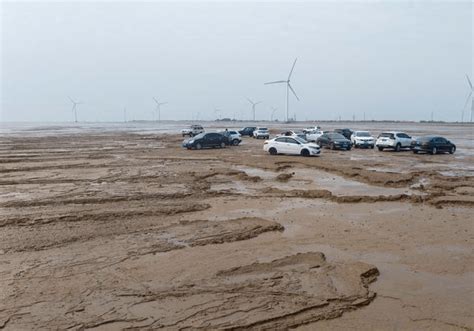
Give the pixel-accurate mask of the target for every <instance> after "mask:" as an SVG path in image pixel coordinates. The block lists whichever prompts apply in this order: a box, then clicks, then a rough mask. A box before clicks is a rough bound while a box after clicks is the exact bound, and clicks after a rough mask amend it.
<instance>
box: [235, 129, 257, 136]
mask: <svg viewBox="0 0 474 331" xmlns="http://www.w3.org/2000/svg"><path fill="white" fill-rule="evenodd" d="M256 129H257V128H256V127H255V126H247V127H245V128H243V129H242V130H239V133H240V134H241V135H242V136H249V137H253V132H254V131H255V130H256Z"/></svg>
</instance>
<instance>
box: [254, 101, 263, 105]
mask: <svg viewBox="0 0 474 331" xmlns="http://www.w3.org/2000/svg"><path fill="white" fill-rule="evenodd" d="M262 102H263V101H259V102H256V103H255V104H256V105H258V104H259V103H262Z"/></svg>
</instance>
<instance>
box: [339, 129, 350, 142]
mask: <svg viewBox="0 0 474 331" xmlns="http://www.w3.org/2000/svg"><path fill="white" fill-rule="evenodd" d="M334 132H336V133H339V134H342V135H343V136H344V137H346V138H347V139H349V140H351V136H352V134H353V133H354V131H352V130H351V129H336V130H334Z"/></svg>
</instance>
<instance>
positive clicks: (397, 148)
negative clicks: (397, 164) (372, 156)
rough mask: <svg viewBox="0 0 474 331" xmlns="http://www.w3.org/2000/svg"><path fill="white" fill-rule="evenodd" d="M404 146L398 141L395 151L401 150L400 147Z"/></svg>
mask: <svg viewBox="0 0 474 331" xmlns="http://www.w3.org/2000/svg"><path fill="white" fill-rule="evenodd" d="M401 147H402V145H400V143H398V144H397V145H396V146H395V152H400V148H401Z"/></svg>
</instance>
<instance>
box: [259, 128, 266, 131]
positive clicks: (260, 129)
mask: <svg viewBox="0 0 474 331" xmlns="http://www.w3.org/2000/svg"><path fill="white" fill-rule="evenodd" d="M258 131H268V129H267V128H258Z"/></svg>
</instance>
